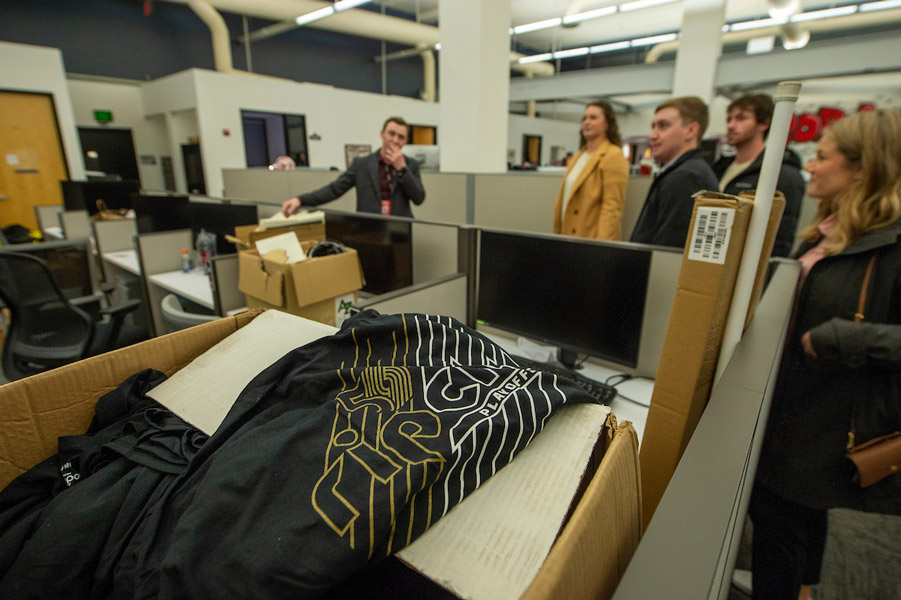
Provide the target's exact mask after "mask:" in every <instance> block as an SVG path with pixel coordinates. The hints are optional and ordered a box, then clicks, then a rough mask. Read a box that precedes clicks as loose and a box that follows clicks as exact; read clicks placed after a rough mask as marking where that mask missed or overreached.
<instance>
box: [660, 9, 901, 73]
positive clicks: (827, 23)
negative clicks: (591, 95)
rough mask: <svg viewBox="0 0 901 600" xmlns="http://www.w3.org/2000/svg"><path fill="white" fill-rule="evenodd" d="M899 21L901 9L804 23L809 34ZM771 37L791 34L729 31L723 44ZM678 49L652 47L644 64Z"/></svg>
mask: <svg viewBox="0 0 901 600" xmlns="http://www.w3.org/2000/svg"><path fill="white" fill-rule="evenodd" d="M898 21H901V8H896V9H888V10H881V11H874V12H868V13H855V14H853V15H847V16H844V17H833V18H831V19H822V20H820V21H806V22H805V23H804V28H805V29H806V30H807V31H808V32H817V31H839V30H842V29H857V28H859V27H869V26H873V25H885V24H887V23H893V22H898ZM769 35H780V36H783V40H785V39H786V37H790V32H789V35H786V32H784V31H783V29H782V26H781V25H774V26H772V27H761V28H760V29H747V30H745V31H729V32H727V33H724V34H723V37H722V42H723V44H735V43H738V42H747V41H748V40H752V39H754V38H759V37H766V36H769ZM678 49H679V40H675V41H672V42H663V43H661V44H657V45H656V46H652V47H651V49H650V50H648V53H647V55H645V58H644V62H645V63H655V62H657V61H658V60H660V57H661V56H663V55H664V54H667V53H669V52H676V51H677V50H678Z"/></svg>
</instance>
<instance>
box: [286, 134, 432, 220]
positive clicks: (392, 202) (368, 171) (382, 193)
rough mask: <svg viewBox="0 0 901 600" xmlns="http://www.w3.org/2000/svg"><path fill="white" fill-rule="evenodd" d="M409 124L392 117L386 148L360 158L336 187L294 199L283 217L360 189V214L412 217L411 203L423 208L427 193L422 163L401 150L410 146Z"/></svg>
mask: <svg viewBox="0 0 901 600" xmlns="http://www.w3.org/2000/svg"><path fill="white" fill-rule="evenodd" d="M407 131H408V127H407V122H406V121H404V120H403V119H402V118H400V117H390V118H389V119H388V120H387V121H385V124H384V125H383V126H382V132H381V134H380V135H381V138H382V147H381V148H379V149H378V151H376V152H374V153H372V154H370V155H369V156H360V157H357V158H355V159H354V160H353V162H351V163H350V167H348V169H347V171H345V172H344V173H342V174H341V176H340V177H338V179H336V180H335V181H333V182H332V183H330V184H328V185H326V186H324V187H321V188H319V189H318V190H315V191H312V192H307V193H304V194H301V195H300V196H297V197H295V198H290V199H288V200H286V201H285V202H284V203H283V204H282V213H283V214H284V215H285V216H288V215H290V214H291V213H293V212H294V211H296V210H297V209H298V208H300V207H301V206H319V205H320V204H325V203H326V202H331V201H332V200H335V199H336V198H339V197H340V196H342V195H343V194H344V193H345V192H346V191H347V190H349V189H350V188H352V187H356V188H357V211H358V212H368V213H376V214H382V215H395V216H399V217H412V216H413V212H412V211H411V210H410V203H411V202H412V203H413V204H417V205H419V204H422V202H423V200H425V190H424V189H423V187H422V179H421V178H420V176H419V163H417V162H416V161H415V160H413V159H412V158H407V157H406V156H404V155H403V153H402V152H401V149H402V148H403V147H404V145H405V144H406V143H407V138H408V135H407Z"/></svg>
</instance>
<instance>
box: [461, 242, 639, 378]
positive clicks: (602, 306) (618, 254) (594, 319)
mask: <svg viewBox="0 0 901 600" xmlns="http://www.w3.org/2000/svg"><path fill="white" fill-rule="evenodd" d="M651 253H652V251H651V250H650V249H641V248H634V247H630V246H625V245H618V244H611V243H604V242H597V241H594V240H581V239H577V238H563V237H557V236H540V235H534V234H520V233H509V232H500V231H491V230H482V231H481V232H480V236H479V252H478V288H477V298H478V299H477V311H476V319H477V322H479V323H484V324H486V325H489V326H491V327H496V328H498V329H501V330H505V331H509V332H511V333H515V334H518V335H522V336H525V337H527V338H531V339H533V340H538V341H542V342H546V343H549V344H553V345H555V346H559V347H560V348H561V349H563V350H567V351H569V352H570V353H584V354H589V355H591V356H595V357H598V358H601V359H604V360H607V361H611V362H615V363H618V364H622V365H626V366H629V367H635V366H636V365H637V364H638V352H639V346H640V342H641V329H642V316H643V313H644V308H645V296H646V294H647V289H648V275H649V273H650V265H651ZM561 362H563V363H564V364H567V363H569V364H567V366H572V363H571V362H570V361H567V360H563V361H561Z"/></svg>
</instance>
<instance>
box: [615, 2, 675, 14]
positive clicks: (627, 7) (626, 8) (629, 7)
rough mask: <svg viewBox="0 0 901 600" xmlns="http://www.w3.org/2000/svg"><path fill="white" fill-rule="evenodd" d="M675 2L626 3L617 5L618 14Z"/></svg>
mask: <svg viewBox="0 0 901 600" xmlns="http://www.w3.org/2000/svg"><path fill="white" fill-rule="evenodd" d="M675 1H676V0H636V1H635V2H626V3H625V4H620V5H619V12H630V11H633V10H641V9H642V8H651V7H652V6H660V5H661V4H672V3H673V2H675Z"/></svg>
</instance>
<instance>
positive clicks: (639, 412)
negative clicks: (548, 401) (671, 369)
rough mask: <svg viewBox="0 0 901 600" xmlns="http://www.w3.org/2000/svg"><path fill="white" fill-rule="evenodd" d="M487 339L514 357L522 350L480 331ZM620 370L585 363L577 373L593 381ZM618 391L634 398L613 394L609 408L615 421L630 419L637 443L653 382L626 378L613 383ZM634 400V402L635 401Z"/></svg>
mask: <svg viewBox="0 0 901 600" xmlns="http://www.w3.org/2000/svg"><path fill="white" fill-rule="evenodd" d="M481 333H482V334H484V335H486V336H487V337H488V338H489V339H491V341H493V342H494V343H496V344H497V345H498V346H500V347H501V348H503V349H504V350H506V351H507V352H509V353H510V354H513V355H514V356H515V355H517V354H521V353H522V349H521V348H519V347H517V344H516V340H514V339H511V338H507V337H504V336H502V335H497V334H495V333H494V332H491V333H489V332H486V331H481ZM623 372H624V371H620V370H614V369H611V368H608V367H605V366H601V365H598V364H594V363H588V362H586V363H585V364H584V366H583V368H582V369H581V370H579V371H578V373H579V374H581V375H583V376H585V377H588V378H589V379H594V380H595V381H600V382H605V381H607V379H608V378H609V377H611V376H612V375H619V374H621V373H623ZM616 389H617V391H618V392H620V393H621V394H622V395H623V396H625V397H627V398H630V399H631V400H634V401H635V402H631V401H630V400H624V399H623V398H622V397H620V396H617V397H616V398H615V399H614V400H613V401H612V402H610V410H611V411H612V412H613V414H614V415H616V419H617V421H618V422H622V421H631V422H632V425H633V426H634V427H635V433H637V434H638V442H639V444H640V443H641V438H642V435H643V434H644V426H645V423H646V422H647V420H648V406H649V405H650V403H651V394H653V392H654V381H653V380H651V379H645V378H643V377H642V378H634V379H628V380H626V381H624V382H622V383H620V384H618V385H617V386H616ZM636 402H637V404H636Z"/></svg>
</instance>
